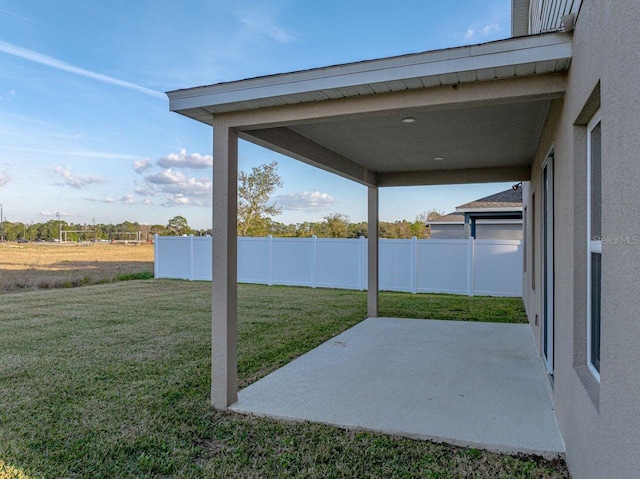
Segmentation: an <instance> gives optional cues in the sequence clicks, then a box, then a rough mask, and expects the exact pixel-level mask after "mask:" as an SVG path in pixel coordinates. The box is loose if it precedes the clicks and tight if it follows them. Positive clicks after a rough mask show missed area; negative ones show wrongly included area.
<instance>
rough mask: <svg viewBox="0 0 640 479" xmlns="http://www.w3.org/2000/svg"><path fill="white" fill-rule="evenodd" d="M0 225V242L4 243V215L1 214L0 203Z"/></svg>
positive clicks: (0, 204)
mask: <svg viewBox="0 0 640 479" xmlns="http://www.w3.org/2000/svg"><path fill="white" fill-rule="evenodd" d="M0 226H2V233H0V243H4V216H3V215H2V203H0Z"/></svg>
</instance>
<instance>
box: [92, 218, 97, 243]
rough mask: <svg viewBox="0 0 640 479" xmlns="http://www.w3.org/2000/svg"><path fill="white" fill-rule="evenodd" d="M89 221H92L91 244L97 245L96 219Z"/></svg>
mask: <svg viewBox="0 0 640 479" xmlns="http://www.w3.org/2000/svg"><path fill="white" fill-rule="evenodd" d="M91 221H93V242H94V243H97V242H98V230H97V229H96V219H95V218H91Z"/></svg>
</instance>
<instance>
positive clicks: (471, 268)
mask: <svg viewBox="0 0 640 479" xmlns="http://www.w3.org/2000/svg"><path fill="white" fill-rule="evenodd" d="M467 258H468V261H469V265H468V268H467V275H468V277H467V282H468V289H469V296H473V293H474V292H475V276H476V247H475V241H474V238H473V236H469V254H468V255H467Z"/></svg>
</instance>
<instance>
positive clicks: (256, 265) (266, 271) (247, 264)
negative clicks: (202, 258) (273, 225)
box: [209, 238, 271, 284]
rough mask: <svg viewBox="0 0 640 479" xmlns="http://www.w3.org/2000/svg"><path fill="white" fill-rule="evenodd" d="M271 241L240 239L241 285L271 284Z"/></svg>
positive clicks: (239, 278) (239, 273) (239, 274)
mask: <svg viewBox="0 0 640 479" xmlns="http://www.w3.org/2000/svg"><path fill="white" fill-rule="evenodd" d="M269 240H270V238H238V281H239V282H240V283H257V284H271V261H270V258H271V256H270V251H269V250H270V245H269ZM209 255H211V253H209Z"/></svg>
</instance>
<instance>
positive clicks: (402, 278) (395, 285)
mask: <svg viewBox="0 0 640 479" xmlns="http://www.w3.org/2000/svg"><path fill="white" fill-rule="evenodd" d="M413 244H414V243H413V241H412V240H405V239H393V240H390V239H385V240H380V243H379V248H380V249H379V259H378V268H379V269H378V274H379V278H378V282H379V288H380V289H381V290H384V291H411V289H412V271H413V266H412V265H413V264H414V252H413V248H412V246H413Z"/></svg>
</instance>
